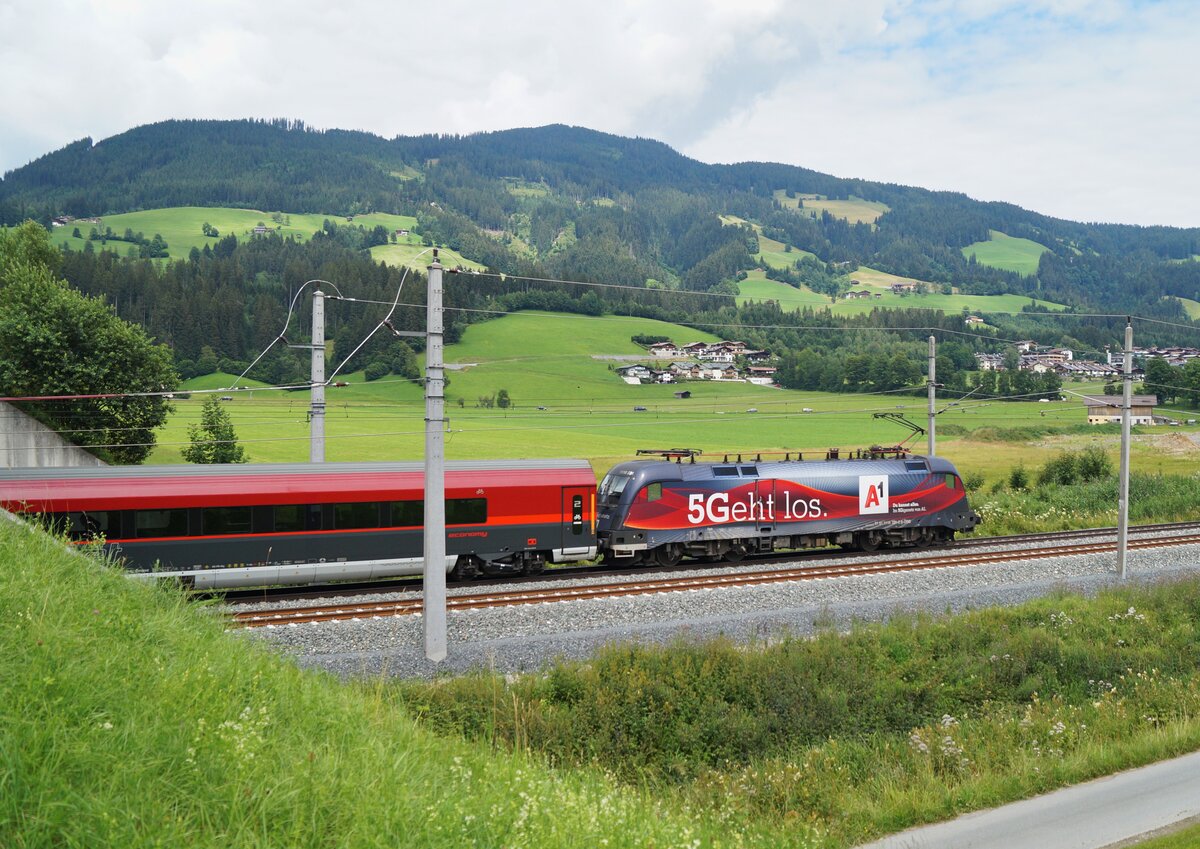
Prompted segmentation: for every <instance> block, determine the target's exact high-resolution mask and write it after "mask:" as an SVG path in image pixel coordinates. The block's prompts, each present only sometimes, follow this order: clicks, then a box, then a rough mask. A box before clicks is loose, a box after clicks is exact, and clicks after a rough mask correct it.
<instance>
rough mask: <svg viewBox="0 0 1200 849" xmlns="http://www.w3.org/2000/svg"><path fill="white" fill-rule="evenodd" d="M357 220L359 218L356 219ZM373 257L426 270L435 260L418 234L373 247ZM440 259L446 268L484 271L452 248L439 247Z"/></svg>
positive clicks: (378, 260) (390, 263) (396, 264)
mask: <svg viewBox="0 0 1200 849" xmlns="http://www.w3.org/2000/svg"><path fill="white" fill-rule="evenodd" d="M355 220H357V219H355ZM371 257H372V259H374V260H376V261H377V262H385V263H387V264H388V265H395V266H409V267H411V268H417V269H420V270H422V271H423V270H424V269H425V268H426V267H427V266H428V265H429V263H431V262H433V252H432V251H431V250H430V249H429V248H428V247H425V246H423V245H422V244H421V239H420V237H418V236H412V235H410V236H408V237H407V241H405V240H404V239H402V238H399V237H397V240H396V244H394V245H391V244H389V245H376V246H375V247H373V248H371ZM438 259H439V260H440V261H441V263H442V265H443V266H445V267H446V268H456V267H459V266H461V267H462V268H470V269H473V270H476V271H483V270H484V266H483V265H480V264H479V263H478V262H475V261H473V260H469V259H467V258H466V257H464V256H463V255H462V254H460V253H459V252H458V251H456V250H453V249H451V248H438Z"/></svg>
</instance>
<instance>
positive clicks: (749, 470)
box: [742, 466, 758, 478]
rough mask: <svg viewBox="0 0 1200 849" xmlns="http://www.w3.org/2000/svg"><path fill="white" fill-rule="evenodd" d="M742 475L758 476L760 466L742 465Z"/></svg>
mask: <svg viewBox="0 0 1200 849" xmlns="http://www.w3.org/2000/svg"><path fill="white" fill-rule="evenodd" d="M742 475H743V476H745V477H748V478H756V477H758V466H742Z"/></svg>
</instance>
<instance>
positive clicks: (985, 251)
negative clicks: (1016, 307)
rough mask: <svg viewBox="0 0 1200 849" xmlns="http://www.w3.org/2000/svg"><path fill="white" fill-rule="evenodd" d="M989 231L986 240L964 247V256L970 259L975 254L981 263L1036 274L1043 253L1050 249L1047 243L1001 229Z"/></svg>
mask: <svg viewBox="0 0 1200 849" xmlns="http://www.w3.org/2000/svg"><path fill="white" fill-rule="evenodd" d="M989 233H990V234H991V236H990V238H989V239H988V240H987V241H986V242H976V243H975V244H973V245H967V246H966V247H965V248H963V249H962V253H963V256H965V257H967V258H968V259H970V257H971V255H972V254H974V255H975V261H976V262H978V263H979V264H980V265H990V266H992V267H993V268H1002V269H1004V270H1005V271H1016V272H1018V273H1020V274H1035V273H1036V272H1037V269H1038V261H1039V260H1040V259H1041V256H1042V254H1044V253H1045V252H1046V251H1048V250H1049V248H1047V247H1046V246H1045V245H1039V244H1038V243H1037V242H1033V241H1030V240H1029V239H1014V238H1013V237H1012V236H1007V235H1005V234H1004V233H1001V232H1000V231H999V230H991V231H989Z"/></svg>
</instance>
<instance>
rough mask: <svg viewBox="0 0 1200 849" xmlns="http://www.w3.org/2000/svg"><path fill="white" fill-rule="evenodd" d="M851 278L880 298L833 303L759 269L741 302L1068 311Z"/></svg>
mask: <svg viewBox="0 0 1200 849" xmlns="http://www.w3.org/2000/svg"><path fill="white" fill-rule="evenodd" d="M850 278H851V279H852V280H853V281H854V283H853V285H852V288H853V289H854V290H855V291H862V290H863V289H867V290H869V291H871V292H872V294H874V293H876V292H878V293H879V297H878V298H876V297H871V298H869V299H865V300H851V301H848V300H845V299H840V300H838V301H837V303H831V302H830V300H829V297H828V296H826V295H821V294H819V293H817V292H814V291H812V290H811V289H808V288H807V287H800V288H797V287H795V286H789V285H788V284H787V283H780V282H778V281H776V280H768V279H767V277H766V275H765V274H764V273H763V272H762V271H761V270H758V271H752V272H750V273H749V274H748V275H747V277H746V279H745V280H741V281H739V282H738V290H739V292H740V296H739V298H738V302H739V303H745V302H746V301H750V300H753V301H766V300H774V301H778V302H779V305H780V307H781V308H782V309H784V310H785V311H789V312H790V311H794V310H798V309H803V308H804V307H811V308H813V309H828V310H830V311H831V312H832V313H833V314H834V315H860V314H862V313H867V312H870V311H871V310H873V309H886V308H906V309H931V310H941V311H942V312H956V313H957V312H962V311H963V310H964V309H966V310H967V311H969V312H971V313H988V312H1003V313H1016V312H1020V311H1021V308H1022V307H1025V306H1028V305H1029V304H1030V303H1035V304H1038V305H1039V306H1044V307H1046V308H1047V309H1050V310H1062V309H1066V307H1064V306H1063V305H1062V304H1056V303H1054V302H1052V301H1043V300H1039V299H1035V298H1029V297H1026V296H1024V295H959V294H952V295H944V294H942V293H941V292H940V291H937V289H938V287H937V286H936V284H932V283H925V284H924V285H925V286H927V287H929V288H931V289H933V290H934V291H932V292H929V293H928V294H916V293H913V294H907V295H898V294H895V293H893V292H892V291H891V289H890V287H891V285H892V283H894V282H898V281H908V280H909V278H904V277H897V276H896V275H894V274H887V273H885V272H882V271H876V270H874V269H871V268H865V267H864V268H859V269H858V270H857V271H855V272H853V273H852V274H851V275H850ZM914 282H921V281H914Z"/></svg>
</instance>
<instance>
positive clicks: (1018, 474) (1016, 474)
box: [1008, 465, 1029, 492]
mask: <svg viewBox="0 0 1200 849" xmlns="http://www.w3.org/2000/svg"><path fill="white" fill-rule="evenodd" d="M1008 488H1009V489H1013V490H1017V491H1018V492H1019V491H1021V490H1025V489H1029V472H1027V471H1025V466H1024V465H1018V466H1013V467H1012V471H1010V472H1009V473H1008Z"/></svg>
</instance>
